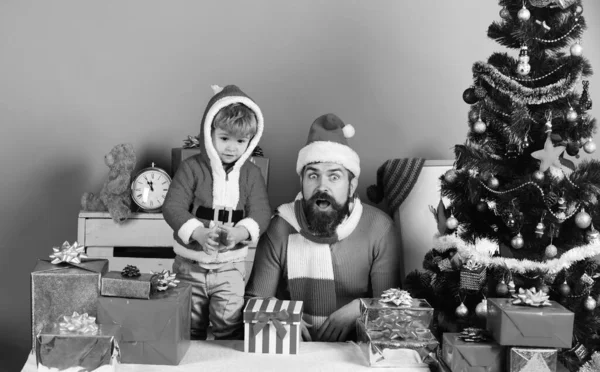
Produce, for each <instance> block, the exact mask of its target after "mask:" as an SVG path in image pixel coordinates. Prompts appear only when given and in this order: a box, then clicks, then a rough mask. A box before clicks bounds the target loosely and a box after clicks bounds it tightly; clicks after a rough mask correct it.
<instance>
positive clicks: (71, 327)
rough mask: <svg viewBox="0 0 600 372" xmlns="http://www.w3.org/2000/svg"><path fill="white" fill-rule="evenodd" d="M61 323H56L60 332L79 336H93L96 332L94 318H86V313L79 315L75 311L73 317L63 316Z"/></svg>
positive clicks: (96, 326)
mask: <svg viewBox="0 0 600 372" xmlns="http://www.w3.org/2000/svg"><path fill="white" fill-rule="evenodd" d="M62 318H63V321H62V322H59V323H58V326H59V327H60V330H61V331H62V332H72V333H80V334H93V333H96V332H97V331H98V325H97V324H96V317H93V316H88V314H87V313H83V314H81V315H79V313H78V312H77V311H75V312H73V315H71V316H68V315H64V316H63V317H62Z"/></svg>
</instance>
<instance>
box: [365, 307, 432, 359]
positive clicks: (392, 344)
mask: <svg viewBox="0 0 600 372" xmlns="http://www.w3.org/2000/svg"><path fill="white" fill-rule="evenodd" d="M356 338H357V342H358V343H359V346H360V347H361V349H362V350H363V353H364V355H365V357H366V359H367V363H368V365H369V366H371V367H404V368H411V367H413V368H418V367H427V366H430V365H432V364H434V363H437V358H436V356H435V353H436V349H437V348H438V346H439V342H438V341H437V340H436V339H435V337H434V336H433V334H432V333H431V331H430V330H429V329H420V330H418V331H415V332H412V334H411V335H410V337H409V336H408V335H407V337H402V336H399V335H397V334H390V333H388V332H381V331H371V330H368V329H367V328H366V327H365V323H364V322H363V320H362V319H360V318H359V319H357V320H356Z"/></svg>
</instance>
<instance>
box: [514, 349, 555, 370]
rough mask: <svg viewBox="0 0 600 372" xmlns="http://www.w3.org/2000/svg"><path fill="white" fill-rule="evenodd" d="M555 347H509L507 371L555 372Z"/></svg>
mask: <svg viewBox="0 0 600 372" xmlns="http://www.w3.org/2000/svg"><path fill="white" fill-rule="evenodd" d="M557 359H558V350H557V349H542V348H523V347H511V348H510V351H509V353H508V368H507V369H506V370H507V371H508V372H533V371H535V372H556V368H557Z"/></svg>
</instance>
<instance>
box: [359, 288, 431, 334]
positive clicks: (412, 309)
mask: <svg viewBox="0 0 600 372" xmlns="http://www.w3.org/2000/svg"><path fill="white" fill-rule="evenodd" d="M360 309H361V314H362V315H361V317H362V320H363V323H364V324H365V326H366V328H367V329H368V330H381V329H385V328H389V325H390V324H394V325H396V326H397V327H400V328H405V329H409V328H410V329H413V330H414V329H423V328H429V326H430V325H431V320H432V319H433V308H432V307H431V305H429V303H428V302H427V300H422V299H415V298H412V297H411V296H410V294H408V292H406V291H402V290H399V289H389V290H387V291H385V292H384V293H383V295H382V297H381V298H361V299H360Z"/></svg>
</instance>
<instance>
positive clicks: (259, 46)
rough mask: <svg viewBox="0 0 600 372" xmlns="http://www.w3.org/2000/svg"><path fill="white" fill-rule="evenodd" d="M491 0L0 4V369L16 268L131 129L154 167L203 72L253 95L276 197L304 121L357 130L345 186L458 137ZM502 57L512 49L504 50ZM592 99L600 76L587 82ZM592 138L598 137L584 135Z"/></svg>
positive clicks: (130, 137) (287, 189)
mask: <svg viewBox="0 0 600 372" xmlns="http://www.w3.org/2000/svg"><path fill="white" fill-rule="evenodd" d="M584 7H585V13H584V14H585V16H586V18H587V20H588V24H589V27H588V31H587V32H586V33H585V34H584V38H583V41H582V45H583V46H584V53H585V55H586V56H587V57H588V58H589V59H590V61H591V62H592V65H593V66H600V51H599V48H598V45H600V44H599V43H598V42H599V41H600V3H599V2H598V1H589V0H588V1H585V3H584ZM499 10H500V8H499V7H498V5H497V2H496V1H494V0H486V1H483V0H461V1H447V0H421V1H402V0H388V1H383V0H368V1H367V0H363V1H351V0H328V1H323V0H302V1H295V2H292V1H280V0H253V1H247V0H236V1H147V0H144V1H142V0H136V1H94V2H90V1H87V2H83V1H76V0H68V1H62V0H56V1H26V0H3V1H0V53H1V54H0V125H1V128H2V131H1V134H0V193H1V196H0V211H1V213H2V219H1V223H0V283H1V284H0V289H1V290H2V295H1V296H0V308H1V310H0V350H2V351H1V352H0V370H4V369H6V370H15V369H19V368H20V367H21V365H22V363H23V362H24V360H25V358H26V352H27V350H28V349H29V335H30V333H29V327H30V315H29V306H30V304H29V277H30V276H29V274H30V271H31V269H32V268H33V266H34V265H35V262H36V260H37V259H38V258H44V257H47V255H48V254H49V253H50V252H51V248H52V247H53V246H56V245H60V244H61V243H62V242H63V241H65V240H69V241H71V242H72V241H73V240H75V239H76V231H77V214H78V212H79V199H80V196H81V194H82V193H83V192H84V191H98V190H99V189H100V187H101V185H102V182H103V181H104V179H105V177H106V175H107V168H106V166H105V165H104V163H103V155H104V154H105V153H106V152H107V151H108V150H110V149H111V148H112V147H113V146H114V145H115V144H118V143H123V142H131V143H133V145H134V146H135V149H136V151H137V154H138V169H140V168H143V167H145V166H148V165H149V164H150V162H151V161H154V162H156V163H157V164H158V165H160V166H163V167H164V168H166V169H167V170H170V169H169V168H170V153H171V148H173V147H179V146H181V144H182V140H183V139H185V138H187V135H189V134H194V135H195V134H197V133H198V132H199V123H200V118H201V116H202V113H203V111H204V108H205V105H206V103H207V101H208V99H209V98H210V96H211V94H212V93H211V90H210V85H211V84H220V85H225V84H229V83H234V84H237V85H239V86H240V87H241V88H242V89H243V90H245V91H246V92H247V93H248V94H249V95H250V96H251V97H253V98H254V99H255V100H256V102H257V103H258V104H259V105H260V106H261V107H262V109H263V112H264V114H265V123H266V132H265V135H264V137H263V140H262V141H261V143H260V145H261V147H262V148H263V149H264V152H265V154H266V156H268V157H269V158H270V159H271V177H270V185H269V193H270V196H271V203H272V205H273V206H277V205H279V204H281V203H283V202H287V201H289V200H291V199H292V198H293V196H294V195H295V194H296V192H297V191H298V178H297V176H296V174H295V172H294V165H295V161H296V156H297V152H298V150H299V148H300V147H301V146H302V145H303V144H304V142H305V141H306V135H307V133H308V129H309V126H310V124H311V123H312V121H313V120H314V119H315V118H316V117H317V116H319V115H321V114H325V113H328V112H333V113H336V114H337V115H339V116H340V117H341V118H342V119H343V120H344V121H346V122H348V123H351V124H353V125H354V126H355V127H356V136H355V138H354V139H353V140H351V145H352V146H353V147H354V148H355V149H356V151H357V152H358V154H359V155H360V157H361V163H362V169H363V174H362V175H361V178H360V188H359V190H360V193H361V195H363V200H364V199H365V198H364V191H365V189H366V187H367V186H368V185H369V184H372V183H374V182H375V172H376V170H377V168H378V167H379V166H380V165H381V164H382V163H383V162H384V161H385V160H387V159H390V158H398V157H424V158H427V159H449V158H453V153H452V150H451V149H452V146H454V145H455V144H457V143H463V142H464V140H465V135H466V133H467V130H468V127H467V112H468V105H466V104H465V103H464V102H463V100H462V92H463V90H464V89H466V88H467V87H468V86H469V85H471V83H472V75H471V66H472V64H473V63H474V62H475V61H478V60H486V59H487V58H488V57H489V55H490V54H491V53H492V52H494V51H507V50H506V49H504V48H503V47H501V46H500V45H498V44H496V43H495V42H493V41H491V40H489V39H488V38H487V36H486V30H487V27H488V25H489V24H490V23H491V22H493V21H496V20H499V19H500V18H499V16H498V11H499ZM509 52H510V53H512V55H514V56H516V55H517V51H509ZM591 94H592V99H593V101H594V102H595V103H594V109H593V110H592V111H591V113H592V114H595V115H596V116H598V113H599V111H598V107H600V78H598V77H597V76H595V77H593V78H592V79H591ZM597 141H599V142H600V139H597Z"/></svg>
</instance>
